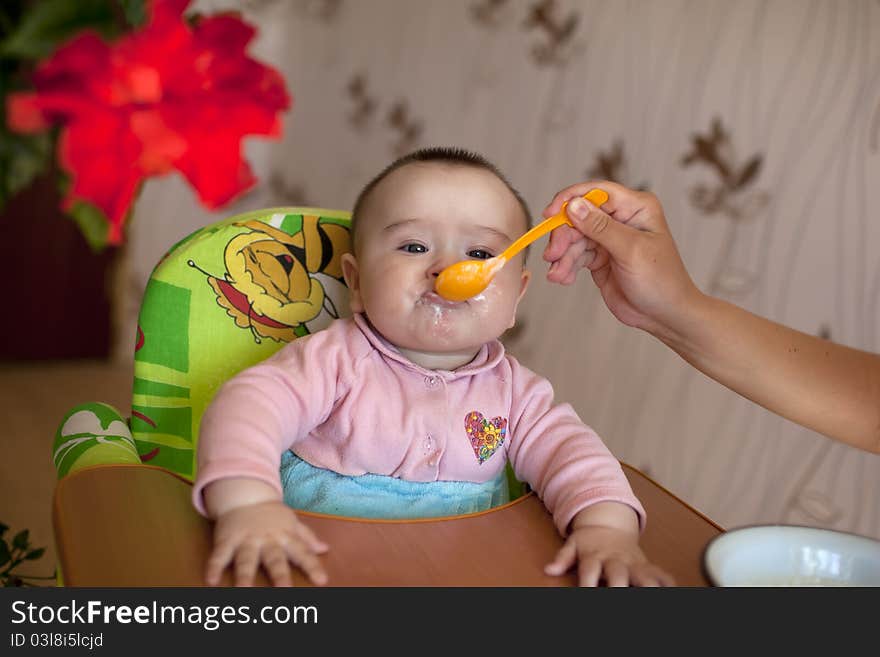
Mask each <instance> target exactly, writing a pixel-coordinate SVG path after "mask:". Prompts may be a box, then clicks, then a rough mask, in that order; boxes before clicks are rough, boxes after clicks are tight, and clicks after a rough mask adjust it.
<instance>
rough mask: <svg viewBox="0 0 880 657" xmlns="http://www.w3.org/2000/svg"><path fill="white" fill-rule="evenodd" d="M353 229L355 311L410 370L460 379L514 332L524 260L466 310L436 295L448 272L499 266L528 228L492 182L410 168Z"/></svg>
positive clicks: (422, 165)
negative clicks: (475, 264)
mask: <svg viewBox="0 0 880 657" xmlns="http://www.w3.org/2000/svg"><path fill="white" fill-rule="evenodd" d="M356 220H357V221H358V224H357V227H356V229H355V230H356V233H357V237H356V244H355V254H354V255H353V256H352V255H350V254H347V255H346V256H343V272H344V274H345V280H346V283H347V284H348V286H349V288H350V290H351V305H352V310H353V311H354V312H363V313H365V314H366V315H367V317H368V318H369V320H370V323H371V324H372V325H373V326H374V327H375V328H376V329H377V330H378V331H379V332H380V333H381V334H382V335H383V336H384V337H385V338H386V339H387V340H389V341H390V342H392V343H393V344H395V345H396V346H397V347H398V349H400V351H401V352H402V353H403V354H404V355H406V356H407V357H409V358H410V360H412V361H413V362H416V363H419V364H420V365H423V366H425V367H431V368H432V369H454V368H455V367H458V366H460V365H463V364H465V363H467V362H468V361H470V360H471V359H472V358H473V356H474V355H475V354H476V352H477V350H478V349H479V347H480V345H482V344H483V343H485V342H487V341H489V340H492V339H494V338H497V337H498V336H500V335H501V334H502V333H503V332H504V331H505V330H506V329H508V328H510V327H511V326H513V324H514V319H515V314H516V307H517V304H518V303H519V300H520V299H521V298H522V295H523V293H524V292H525V289H526V286H527V284H528V279H529V273H528V272H527V271H525V270H524V269H523V261H522V258H523V255H522V254H519V255H518V256H516V257H515V258H514V259H512V260H511V261H510V262H508V263H507V264H506V265H505V266H504V267H503V268H502V269H501V271H499V272H498V273H497V274H496V275H495V278H494V279H493V280H492V283H491V284H490V285H489V287H487V288H486V289H485V290H484V291H483V292H482V293H481V294H479V295H477V296H476V297H473V298H471V299H468V300H467V301H462V302H452V301H447V300H446V299H443V298H442V297H440V296H439V295H437V293H436V292H434V281H435V280H436V278H437V275H438V274H439V273H440V272H441V271H442V270H443V269H444V268H445V267H447V266H449V265H451V264H453V263H455V262H458V261H460V260H468V259H486V258H491V257H493V256H496V255H498V254H499V253H500V252H501V251H503V250H504V248H505V247H507V246H508V245H509V244H510V243H511V242H512V241H513V240H514V239H516V238H517V237H519V236H520V235H521V234H522V233H523V232H525V230H526V228H527V220H526V217H524V216H523V211H522V208H521V207H520V205H519V203H518V202H517V200H516V198H515V197H514V195H513V194H512V193H511V192H510V190H509V189H507V187H506V186H505V185H504V183H503V182H501V181H500V180H499V179H498V178H496V177H495V176H494V175H493V174H492V173H491V172H489V171H486V170H484V169H480V168H477V167H473V166H462V165H457V164H449V163H443V162H419V163H412V164H408V165H406V166H403V167H401V168H400V169H397V170H395V171H393V172H391V173H390V174H389V175H388V176H387V177H386V178H385V179H384V180H383V181H382V182H380V183H379V185H378V186H377V187H376V188H375V189H374V190H373V192H372V193H371V194H370V196H369V197H368V198H367V201H366V204H365V205H364V207H363V209H362V212H361V214H360V216H359V217H357V219H356Z"/></svg>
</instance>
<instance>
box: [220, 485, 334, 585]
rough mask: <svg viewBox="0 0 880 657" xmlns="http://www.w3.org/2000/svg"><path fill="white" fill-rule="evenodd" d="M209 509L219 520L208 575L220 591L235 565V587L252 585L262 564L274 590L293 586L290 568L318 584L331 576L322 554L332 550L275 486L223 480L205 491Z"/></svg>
mask: <svg viewBox="0 0 880 657" xmlns="http://www.w3.org/2000/svg"><path fill="white" fill-rule="evenodd" d="M204 501H205V509H206V511H207V513H208V516H209V517H210V518H213V519H214V520H215V526H214V545H213V548H212V550H211V556H210V557H209V558H208V565H207V569H206V572H205V580H206V581H207V583H208V584H210V585H212V586H216V585H217V584H218V583H219V582H220V576H221V574H222V573H223V570H224V569H225V568H226V567H227V566H228V565H230V564H232V565H233V568H234V571H235V585H236V586H250V585H252V584H253V581H254V575H255V574H256V572H257V569H258V568H259V567H260V565H261V564H262V565H263V566H264V567H265V569H266V571H267V572H268V573H269V578H270V579H271V581H272V584H273V585H274V586H290V585H291V584H292V579H291V575H290V564H291V563H293V564H295V565H297V566H299V567H300V568H301V569H302V570H303V572H305V573H306V575H307V576H308V577H309V579H310V580H311V581H312V582H313V583H315V584H318V585H322V584H326V582H327V573H326V572H325V571H324V568H323V567H322V566H321V563H320V561H319V560H318V557H317V555H319V554H322V553H324V552H326V551H327V549H328V548H327V545H326V544H325V543H323V542H322V541H320V540H319V539H318V538H317V537H316V536H315V534H314V533H313V532H312V530H311V529H309V528H308V527H306V526H305V525H304V524H302V523H301V522H300V520H299V518H297V516H296V513H295V512H294V511H293V509H291V508H290V507H289V506H287V505H286V504H285V503H284V501H283V500H282V499H281V497H280V495H279V494H278V492H277V491H276V490H275V488H273V487H272V486H269V485H268V484H266V483H264V482H262V481H260V480H258V479H248V478H228V479H218V480H216V481H213V482H211V483H210V484H208V485H207V486H206V487H205V489H204Z"/></svg>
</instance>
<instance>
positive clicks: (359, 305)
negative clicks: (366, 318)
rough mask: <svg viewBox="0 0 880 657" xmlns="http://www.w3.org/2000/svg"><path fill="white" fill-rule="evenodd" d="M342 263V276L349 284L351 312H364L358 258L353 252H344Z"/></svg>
mask: <svg viewBox="0 0 880 657" xmlns="http://www.w3.org/2000/svg"><path fill="white" fill-rule="evenodd" d="M341 263H342V277H343V278H344V279H345V284H346V285H347V286H348V293H349V301H348V303H349V306H350V307H351V312H353V313H362V312H364V302H363V299H362V298H361V277H360V270H359V269H358V262H357V258H355V257H354V255H352V254H351V253H343V254H342V260H341Z"/></svg>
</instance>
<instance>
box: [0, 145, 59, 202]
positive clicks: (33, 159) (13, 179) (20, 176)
mask: <svg viewBox="0 0 880 657" xmlns="http://www.w3.org/2000/svg"><path fill="white" fill-rule="evenodd" d="M51 157H52V136H51V134H50V133H48V132H47V133H43V134H39V135H18V134H14V133H11V132H7V131H6V130H3V129H0V164H2V165H3V166H2V169H0V170H2V171H3V172H4V174H5V175H4V178H3V179H2V180H0V207H2V205H3V204H5V202H6V201H8V200H9V199H10V198H12V197H13V196H15V195H16V194H17V193H18V192H20V191H21V190H23V189H24V188H25V187H27V186H28V185H29V184H30V183H31V182H32V181H33V179H34V178H36V177H37V176H39V175H41V174H43V173H45V172H46V171H47V170H48V168H49V162H50V160H51Z"/></svg>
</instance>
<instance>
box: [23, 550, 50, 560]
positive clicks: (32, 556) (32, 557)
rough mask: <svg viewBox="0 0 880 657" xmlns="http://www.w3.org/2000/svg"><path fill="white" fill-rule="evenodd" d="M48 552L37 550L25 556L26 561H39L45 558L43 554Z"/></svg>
mask: <svg viewBox="0 0 880 657" xmlns="http://www.w3.org/2000/svg"><path fill="white" fill-rule="evenodd" d="M45 551H46V548H44V547H41V548H35V549H33V550H31V551H30V552H28V553H27V554H26V555H24V558H25V561H34V560H35V559H39V558H40V557H42V556H43V553H44V552H45Z"/></svg>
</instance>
